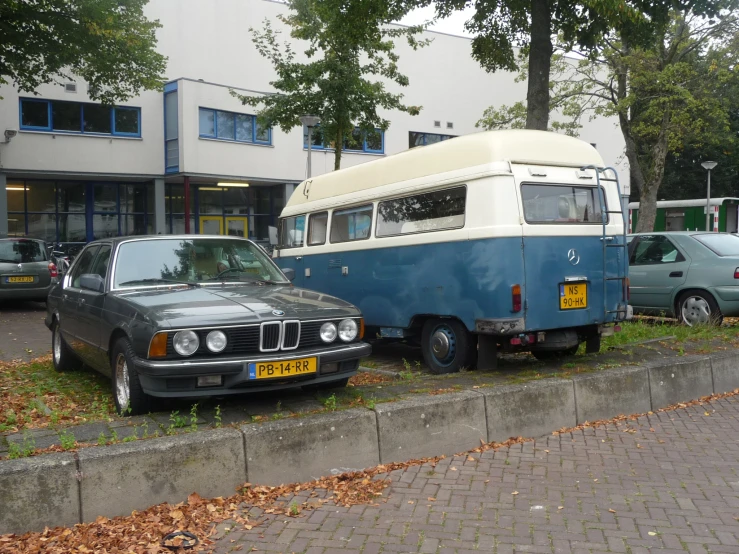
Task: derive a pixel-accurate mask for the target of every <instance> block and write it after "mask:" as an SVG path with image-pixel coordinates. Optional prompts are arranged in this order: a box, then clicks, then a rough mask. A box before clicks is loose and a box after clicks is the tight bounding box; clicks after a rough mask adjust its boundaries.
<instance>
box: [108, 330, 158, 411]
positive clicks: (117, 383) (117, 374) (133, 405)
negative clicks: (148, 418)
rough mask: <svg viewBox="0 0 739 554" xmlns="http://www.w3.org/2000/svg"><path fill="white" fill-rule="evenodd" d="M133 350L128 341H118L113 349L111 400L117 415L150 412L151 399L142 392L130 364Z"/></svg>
mask: <svg viewBox="0 0 739 554" xmlns="http://www.w3.org/2000/svg"><path fill="white" fill-rule="evenodd" d="M132 360H133V350H132V348H131V343H130V342H128V339H119V340H118V342H116V343H115V347H114V348H113V358H112V366H113V367H112V370H113V399H114V401H115V407H116V411H117V412H118V415H122V416H129V415H141V414H145V413H148V412H149V410H150V401H151V397H150V396H149V395H148V394H146V393H145V392H144V390H143V389H142V388H141V383H140V382H139V374H138V373H137V372H136V367H135V366H134V365H133V363H132Z"/></svg>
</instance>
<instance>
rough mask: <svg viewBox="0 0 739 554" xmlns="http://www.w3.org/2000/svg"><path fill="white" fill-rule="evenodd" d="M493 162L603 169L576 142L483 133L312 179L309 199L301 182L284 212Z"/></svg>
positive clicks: (544, 135) (538, 134)
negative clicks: (368, 190)
mask: <svg viewBox="0 0 739 554" xmlns="http://www.w3.org/2000/svg"><path fill="white" fill-rule="evenodd" d="M495 162H511V163H521V164H527V165H556V166H568V167H581V166H586V165H594V166H596V167H604V164H603V159H602V158H601V157H600V154H598V151H597V150H596V149H595V148H593V147H592V146H591V145H590V144H588V143H587V142H584V141H582V140H580V139H576V138H573V137H569V136H566V135H560V134H557V133H550V132H546V131H529V130H510V131H485V132H482V133H474V134H471V135H464V136H461V137H456V138H453V139H449V140H445V141H443V142H439V143H436V144H432V145H429V146H422V147H418V148H412V149H410V150H406V151H404V152H400V153H399V154H394V155H392V156H387V157H384V158H380V159H378V160H375V161H372V162H366V163H362V164H359V165H356V166H353V167H348V168H346V169H341V170H339V171H334V172H332V173H326V174H324V175H321V176H318V177H313V178H312V179H310V186H309V188H308V196H309V198H306V196H305V194H303V190H304V189H305V187H306V183H307V182H308V181H303V182H302V183H301V184H300V185H298V187H297V188H296V189H295V192H293V194H292V196H291V197H290V200H289V201H288V203H287V206H286V207H296V206H299V205H301V204H305V203H308V202H313V201H316V200H322V199H325V198H331V197H335V196H342V195H345V194H351V193H354V192H359V191H362V190H366V189H371V188H374V187H379V186H382V185H388V184H392V183H400V182H403V181H409V180H411V179H417V178H421V177H425V176H427V175H433V174H440V173H447V172H450V171H454V170H459V169H464V168H467V167H470V168H472V167H476V166H483V165H486V164H492V163H495ZM291 211H293V210H291Z"/></svg>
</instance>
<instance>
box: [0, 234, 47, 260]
mask: <svg viewBox="0 0 739 554" xmlns="http://www.w3.org/2000/svg"><path fill="white" fill-rule="evenodd" d="M45 261H46V249H45V248H44V245H43V243H41V242H39V241H37V240H29V239H11V240H0V262H5V263H12V264H28V263H31V262H45Z"/></svg>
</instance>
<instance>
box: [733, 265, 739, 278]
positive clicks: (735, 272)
mask: <svg viewBox="0 0 739 554" xmlns="http://www.w3.org/2000/svg"><path fill="white" fill-rule="evenodd" d="M734 279H739V267H737V268H736V269H735V270H734Z"/></svg>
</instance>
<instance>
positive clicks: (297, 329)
mask: <svg viewBox="0 0 739 554" xmlns="http://www.w3.org/2000/svg"><path fill="white" fill-rule="evenodd" d="M288 274H289V272H288ZM46 325H47V326H48V327H49V329H51V330H52V352H53V361H54V367H55V368H56V369H57V370H59V371H65V370H69V369H73V368H74V367H75V366H77V365H79V364H80V362H84V363H86V364H88V365H90V366H91V367H93V368H94V369H96V370H98V371H100V372H102V373H104V374H106V375H109V376H110V377H111V378H112V384H113V394H114V397H115V403H116V407H117V409H118V411H119V413H121V414H131V415H134V414H140V413H145V412H147V411H149V410H150V409H151V400H152V397H186V396H191V397H194V396H213V395H218V396H220V395H225V394H234V393H243V392H249V391H250V392H257V391H268V390H276V389H281V388H288V387H295V386H305V385H323V386H344V385H346V383H347V381H348V380H349V377H351V376H352V375H354V374H355V373H356V371H357V369H358V366H359V359H360V358H362V357H364V356H367V355H369V354H370V353H371V347H370V346H369V345H368V344H366V343H364V342H362V340H361V339H362V335H363V333H364V322H363V320H362V317H361V314H360V312H359V310H358V309H357V308H355V307H354V306H352V305H351V304H348V303H346V302H344V301H342V300H339V299H338V298H334V297H331V296H326V295H318V294H316V293H312V292H310V291H307V290H302V289H297V288H295V287H294V286H293V285H292V284H291V283H290V280H289V279H288V278H287V277H286V275H285V274H284V273H282V272H281V271H280V269H279V268H278V267H277V266H276V265H275V264H274V263H273V262H272V260H271V259H270V258H269V257H268V256H267V255H266V254H265V253H264V251H263V250H262V249H261V248H260V247H259V246H257V245H256V244H255V243H253V242H251V241H249V240H245V239H241V238H235V237H222V236H217V237H216V236H214V237H207V236H192V235H187V236H157V237H135V238H117V239H105V240H99V241H95V242H91V243H90V244H89V245H88V246H87V247H86V248H85V249H84V250H83V251H82V252H80V254H79V255H78V256H77V257H76V259H75V261H74V263H73V264H72V266H71V267H70V270H69V272H68V273H67V274H66V275H65V276H64V279H63V280H62V282H61V283H60V284H59V285H58V286H56V287H55V288H53V289H52V291H51V293H50V294H49V300H48V311H47V316H46Z"/></svg>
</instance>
